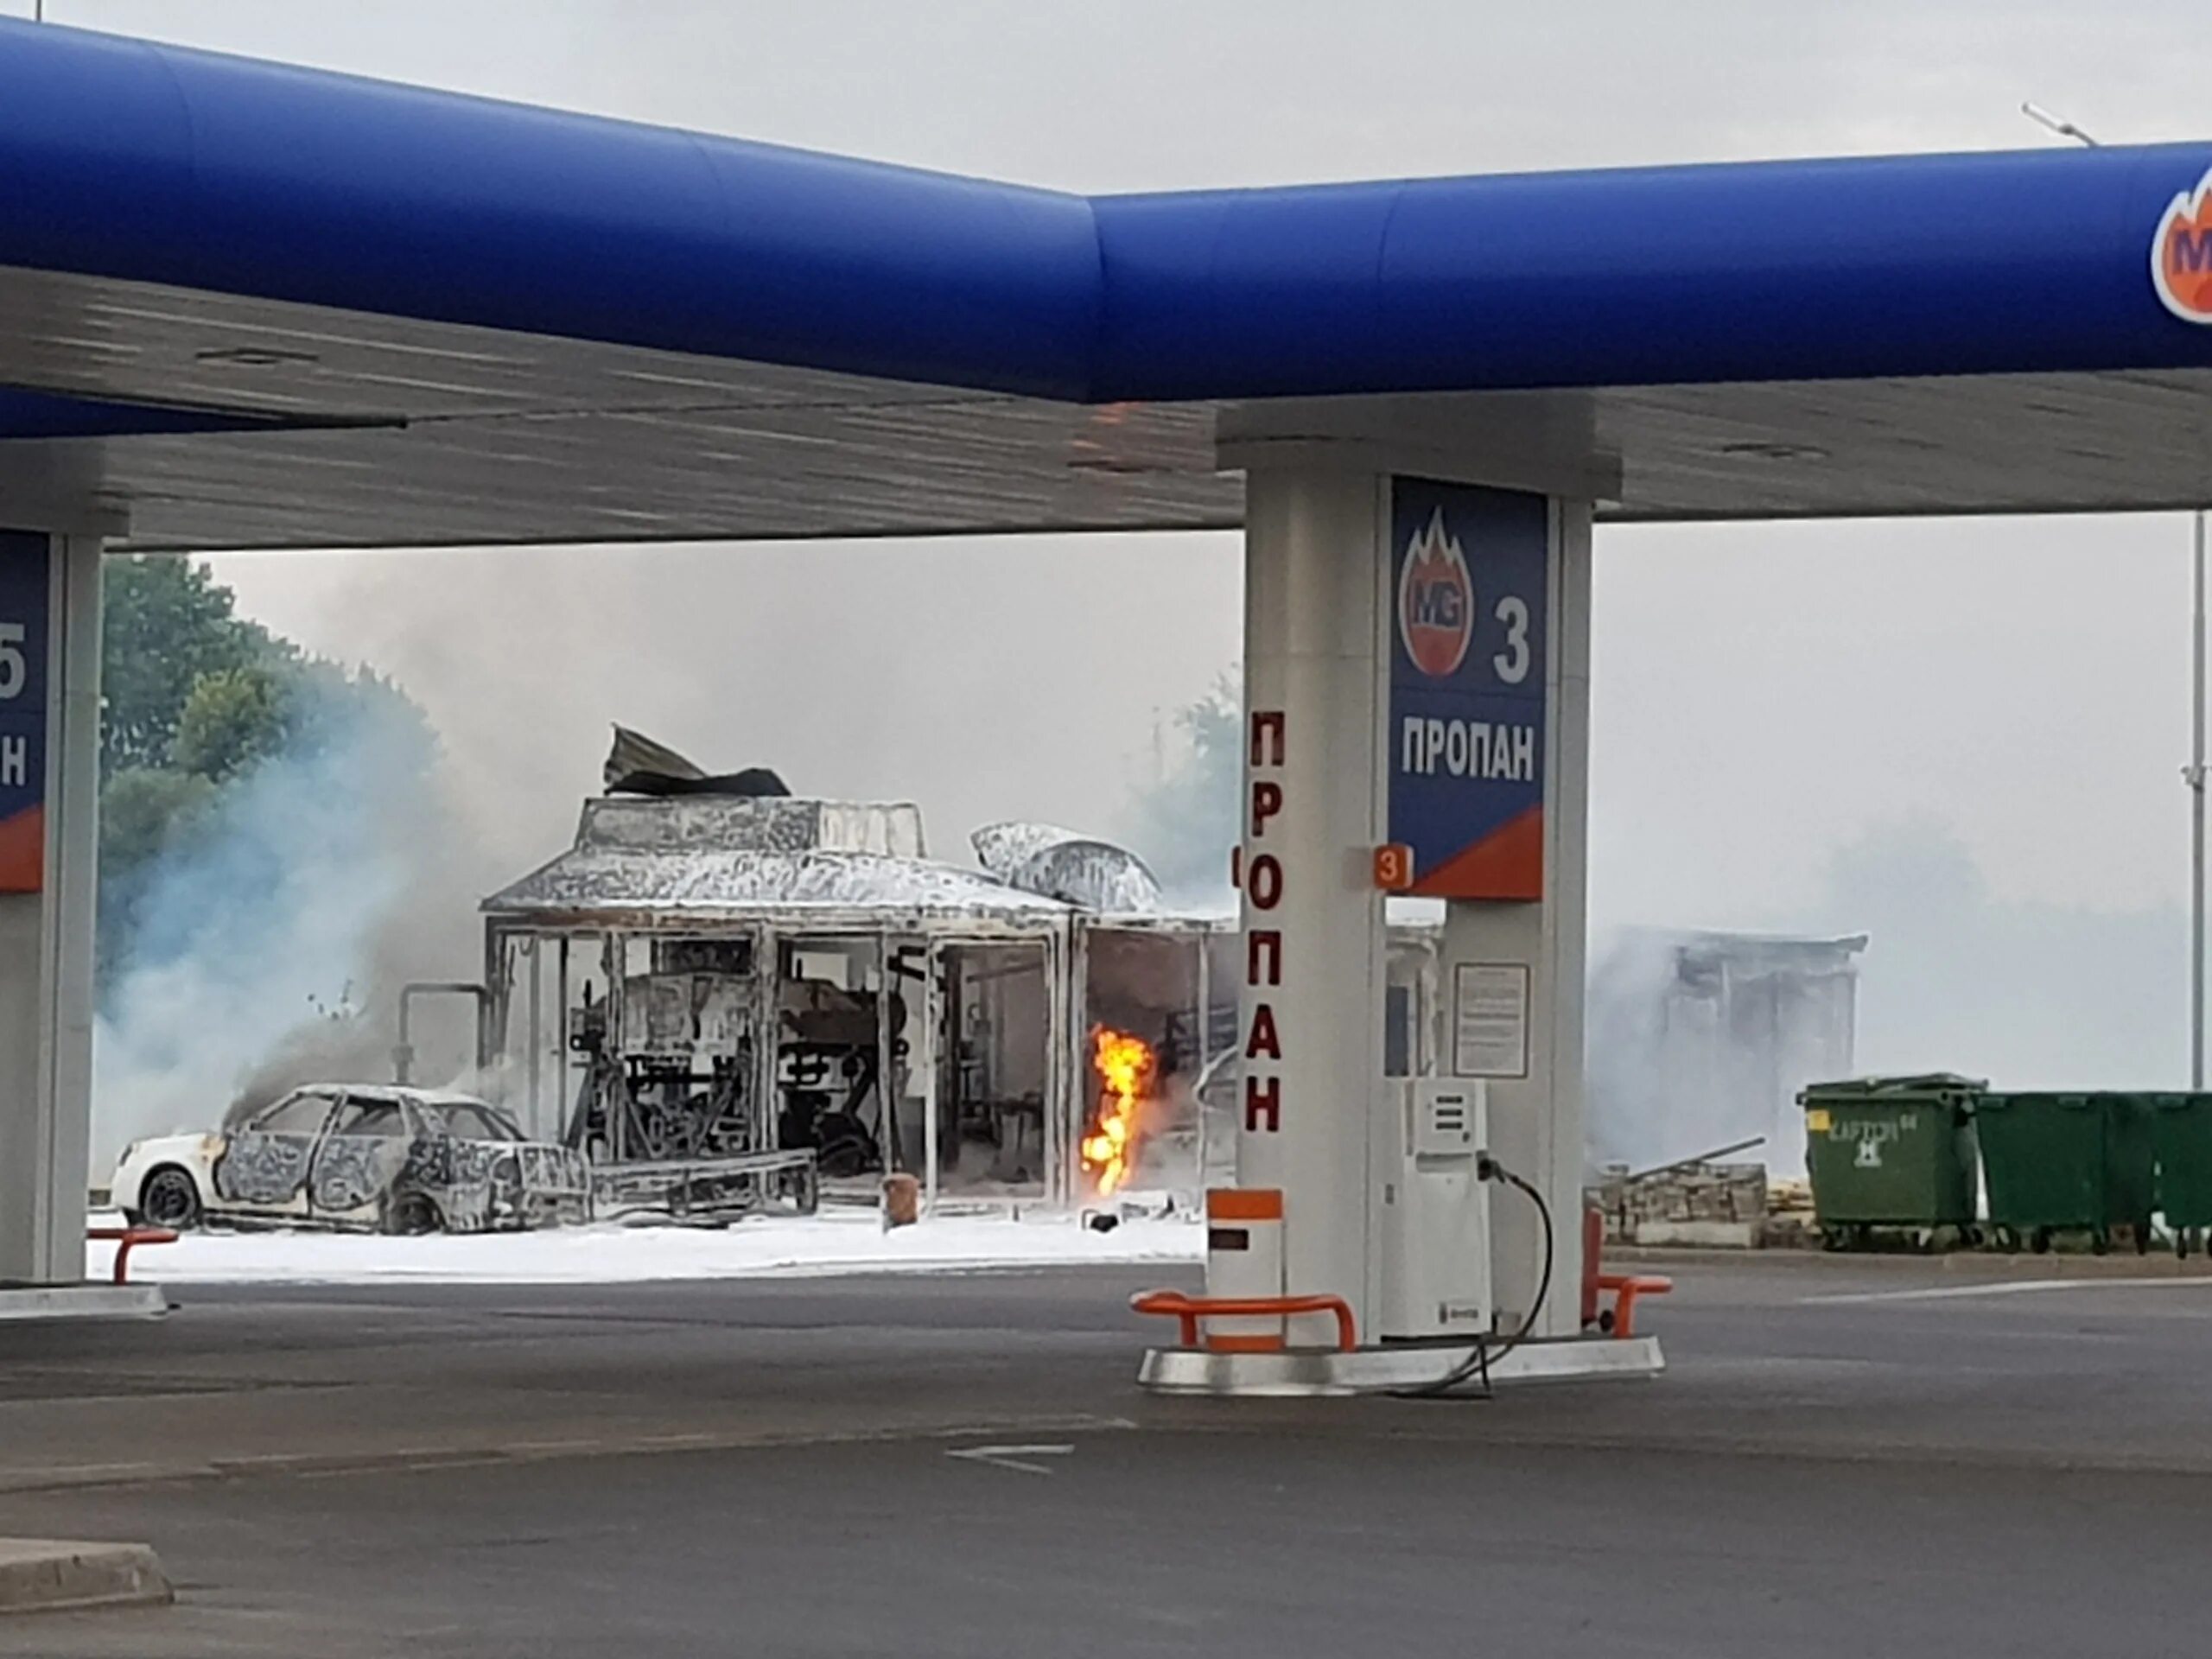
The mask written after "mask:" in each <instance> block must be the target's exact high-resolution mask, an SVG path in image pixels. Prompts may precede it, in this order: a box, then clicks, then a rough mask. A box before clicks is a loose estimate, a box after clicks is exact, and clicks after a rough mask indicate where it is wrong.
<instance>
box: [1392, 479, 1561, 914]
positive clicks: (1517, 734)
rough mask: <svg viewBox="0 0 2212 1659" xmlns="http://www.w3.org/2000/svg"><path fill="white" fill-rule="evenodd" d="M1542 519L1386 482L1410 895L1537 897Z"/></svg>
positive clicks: (1518, 499)
mask: <svg viewBox="0 0 2212 1659" xmlns="http://www.w3.org/2000/svg"><path fill="white" fill-rule="evenodd" d="M1550 545H1551V514H1550V506H1549V503H1548V502H1547V501H1546V500H1545V499H1544V498H1543V497H1542V496H1541V495H1530V494H1527V493H1523V492H1521V491H1517V490H1493V489H1484V488H1481V487H1478V486H1474V485H1466V484H1440V483H1433V482H1431V481H1429V480H1425V479H1415V478H1394V479H1392V480H1390V566H1389V574H1390V591H1389V594H1388V595H1387V596H1386V598H1387V601H1388V605H1389V619H1390V646H1389V664H1390V667H1389V677H1390V678H1389V733H1388V736H1387V740H1386V741H1387V743H1388V747H1389V763H1388V764H1389V840H1391V841H1393V842H1403V843H1404V844H1406V845H1407V846H1408V847H1410V848H1412V849H1413V855H1414V858H1413V864H1414V868H1413V881H1412V884H1411V886H1409V887H1407V888H1406V889H1405V891H1407V892H1408V893H1421V894H1426V895H1428V896H1429V897H1432V898H1438V899H1531V900H1533V899H1541V898H1542V897H1543V892H1544V736H1545V723H1546V719H1545V716H1546V703H1545V692H1544V666H1545V664H1544V642H1545V639H1546V637H1547V633H1546V630H1547V628H1548V623H1549V618H1548V614H1547V603H1546V594H1547V587H1546V578H1547V576H1548V567H1549V553H1550Z"/></svg>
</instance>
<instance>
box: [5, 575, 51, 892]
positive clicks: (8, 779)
mask: <svg viewBox="0 0 2212 1659" xmlns="http://www.w3.org/2000/svg"><path fill="white" fill-rule="evenodd" d="M50 545H51V544H50V543H48V540H47V538H46V537H43V536H35V535H29V534H25V533H23V532H22V531H0V893H36V892H38V891H40V890H41V888H42V887H45V885H46V630H47V612H48V583H49V582H50V580H51V575H50V566H49V554H48V549H49V547H50Z"/></svg>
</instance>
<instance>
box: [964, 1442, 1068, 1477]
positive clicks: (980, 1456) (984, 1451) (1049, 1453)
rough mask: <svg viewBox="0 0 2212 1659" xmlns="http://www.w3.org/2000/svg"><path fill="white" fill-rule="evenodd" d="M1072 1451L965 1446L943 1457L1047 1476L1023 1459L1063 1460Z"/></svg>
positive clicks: (1063, 1448)
mask: <svg viewBox="0 0 2212 1659" xmlns="http://www.w3.org/2000/svg"><path fill="white" fill-rule="evenodd" d="M1074 1450H1075V1447H1074V1446H962V1447H961V1448H960V1449H959V1450H958V1451H957V1452H946V1453H945V1454H944V1455H945V1456H946V1457H948V1458H963V1459H966V1460H967V1461H969V1463H988V1464H989V1465H991V1466H992V1467H993V1468H995V1469H1019V1470H1020V1471H1021V1472H1022V1473H1023V1474H1025V1475H1049V1474H1051V1473H1052V1471H1051V1470H1050V1469H1047V1468H1046V1466H1045V1465H1043V1464H1041V1463H1029V1462H1027V1461H1025V1459H1029V1458H1065V1457H1067V1456H1068V1455H1070V1454H1071V1452H1074Z"/></svg>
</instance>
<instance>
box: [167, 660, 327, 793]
mask: <svg viewBox="0 0 2212 1659" xmlns="http://www.w3.org/2000/svg"><path fill="white" fill-rule="evenodd" d="M294 702H296V697H295V696H292V695H291V690H290V688H289V687H288V686H287V685H286V684H285V683H284V681H283V680H282V679H280V678H279V677H277V674H276V673H274V672H272V671H270V669H268V668H265V667H263V666H260V665H258V664H257V665H255V666H253V667H251V668H220V669H217V670H215V671H213V673H207V674H202V675H201V676H200V677H199V678H198V679H196V680H194V682H193V683H192V690H190V691H189V692H188V693H187V694H186V696H185V699H184V707H183V709H181V711H180V712H179V713H178V715H177V721H176V733H175V737H174V738H172V740H171V741H170V744H169V759H170V762H171V767H172V769H173V770H174V771H176V772H188V773H191V774H194V775H195V776H198V777H201V778H205V779H207V780H208V781H210V782H211V783H217V784H219V783H223V782H226V781H227V780H228V779H232V778H235V777H237V776H238V775H239V774H240V773H241V772H247V771H249V770H251V768H252V767H253V766H255V765H256V764H257V763H258V762H260V761H262V760H266V759H267V758H268V757H269V756H270V755H272V754H274V753H277V751H278V750H279V749H281V748H283V747H284V740H285V737H286V735H287V728H288V727H289V724H290V723H291V713H292V710H291V705H292V704H293V703H294Z"/></svg>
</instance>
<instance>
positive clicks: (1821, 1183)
mask: <svg viewBox="0 0 2212 1659" xmlns="http://www.w3.org/2000/svg"><path fill="white" fill-rule="evenodd" d="M1985 1087H1986V1084H1982V1083H1981V1082H1980V1081H1979V1080H1977V1079H1975V1078H1972V1077H1957V1076H1955V1075H1953V1074H1952V1073H1949V1072H1936V1073H1932V1074H1929V1075H1927V1076H1923V1077H1858V1078H1853V1079H1851V1080H1849V1081H1847V1082H1841V1083H1816V1084H1812V1085H1811V1086H1810V1087H1808V1089H1806V1090H1804V1092H1803V1093H1802V1094H1800V1095H1799V1096H1797V1103H1798V1104H1799V1105H1800V1106H1802V1107H1803V1108H1804V1109H1805V1167H1806V1172H1807V1173H1808V1174H1809V1175H1810V1176H1811V1177H1812V1183H1813V1212H1814V1216H1815V1219H1817V1220H1818V1222H1819V1223H1820V1227H1821V1242H1822V1243H1823V1244H1825V1245H1826V1246H1827V1248H1828V1249H1845V1248H1847V1247H1857V1248H1860V1249H1864V1248H1865V1247H1866V1245H1867V1244H1868V1243H1871V1242H1872V1238H1873V1235H1874V1232H1875V1230H1876V1229H1881V1230H1897V1229H1903V1230H1908V1231H1910V1232H1912V1233H1913V1234H1915V1235H1916V1237H1917V1242H1919V1243H1921V1244H1923V1245H1924V1246H1932V1245H1933V1244H1934V1243H1935V1242H1936V1236H1937V1235H1938V1234H1939V1233H1940V1232H1941V1231H1942V1230H1943V1229H1945V1228H1949V1229H1953V1230H1955V1232H1956V1233H1957V1234H1958V1235H1959V1236H1961V1237H1962V1238H1967V1239H1971V1238H1972V1237H1973V1236H1974V1222H1975V1213H1974V1211H1975V1186H1976V1180H1975V1178H1976V1175H1977V1173H1978V1172H1979V1169H1980V1154H1979V1151H1978V1149H1977V1147H1976V1144H1975V1139H1974V1107H1975V1103H1976V1102H1977V1101H1978V1100H1979V1099H1980V1094H1981V1090H1983V1089H1984V1088H1985Z"/></svg>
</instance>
